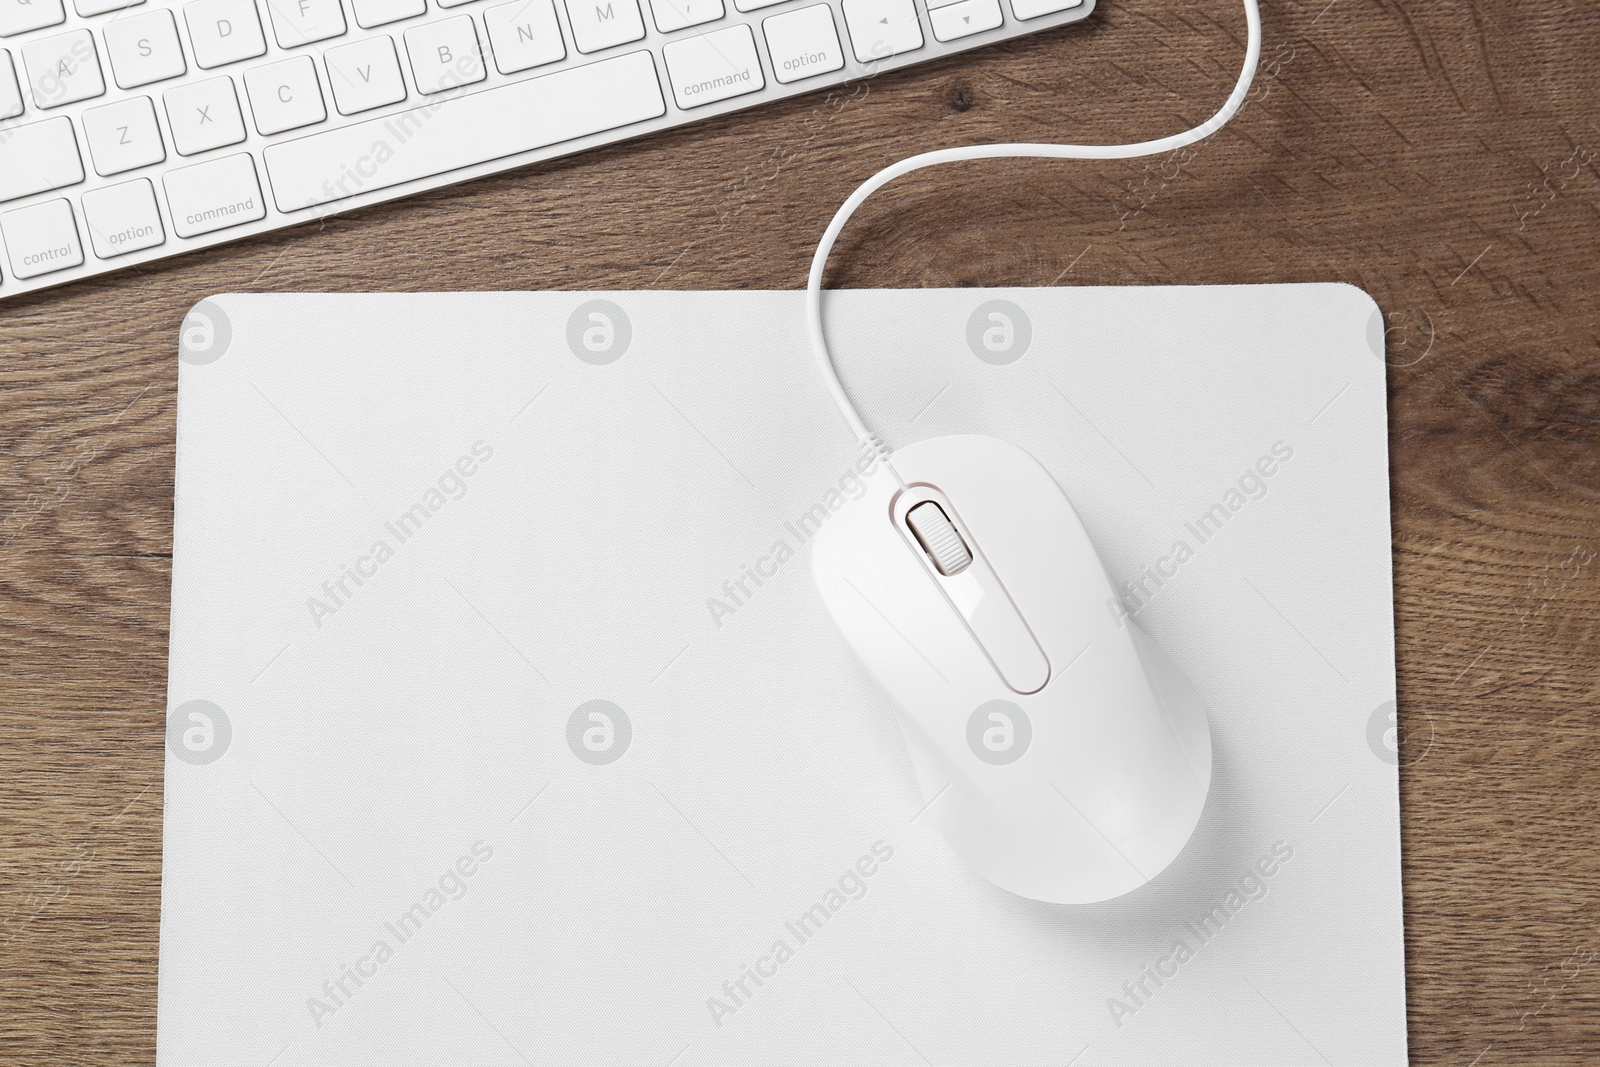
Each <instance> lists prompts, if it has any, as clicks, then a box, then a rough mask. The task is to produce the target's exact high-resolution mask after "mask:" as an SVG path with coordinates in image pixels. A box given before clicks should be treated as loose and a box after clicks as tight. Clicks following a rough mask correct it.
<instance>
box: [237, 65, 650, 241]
mask: <svg viewBox="0 0 1600 1067" xmlns="http://www.w3.org/2000/svg"><path fill="white" fill-rule="evenodd" d="M666 110H667V108H666V104H665V103H664V102H663V101H662V99H661V85H660V83H659V82H658V81H657V80H656V68H655V61H654V60H653V59H652V58H651V55H650V53H649V52H630V53H628V54H627V55H622V56H617V57H616V58H614V59H607V60H603V61H601V62H599V63H590V64H588V65H586V66H582V67H569V68H567V69H566V70H560V71H556V72H555V73H553V74H546V75H544V76H542V77H538V78H529V79H528V80H526V81H520V82H514V83H512V84H510V85H502V86H500V87H499V88H495V89H488V90H485V91H484V92H480V93H472V94H470V95H467V96H460V97H456V98H455V99H454V100H452V101H450V105H449V107H446V108H438V109H437V111H435V108H433V107H422V108H417V109H415V110H412V111H406V112H401V113H400V114H398V115H390V116H388V117H385V118H376V119H368V120H367V121H366V122H357V123H354V124H352V125H349V126H345V127H343V128H341V129H336V130H329V131H327V132H325V133H316V134H312V135H311V136H309V137H302V138H300V139H299V140H295V141H288V142H285V143H282V144H275V145H271V146H269V147H268V148H267V150H266V154H265V158H266V166H267V173H268V174H269V175H270V176H271V178H272V189H273V196H274V197H275V198H276V200H277V202H278V210H280V211H299V210H301V209H303V208H308V207H314V206H316V205H318V204H327V203H331V202H333V201H335V200H342V199H344V198H345V197H349V196H354V195H355V194H357V193H360V192H365V191H370V190H373V189H383V188H387V187H389V186H392V185H399V184H400V183H402V182H408V181H413V180H415V179H417V178H426V177H430V176H432V175H435V174H443V173H445V172H446V171H451V170H456V169H458V168H461V167H470V166H472V165H473V164H475V163H486V162H488V161H489V160H491V159H498V158H500V157H501V156H507V155H511V154H513V153H516V152H527V151H531V150H533V149H535V148H543V147H545V146H546V145H553V144H559V143H561V142H562V141H570V140H572V139H573V138H576V137H586V136H589V135H591V134H596V133H600V132H601V131H603V130H613V129H616V128H618V127H620V126H627V125H629V124H631V123H635V122H640V121H643V120H644V119H651V118H655V117H657V116H659V115H662V114H665V113H666ZM395 131H406V133H407V136H405V138H404V139H403V140H402V139H400V138H399V137H397V136H396V132H395ZM397 142H398V143H397Z"/></svg>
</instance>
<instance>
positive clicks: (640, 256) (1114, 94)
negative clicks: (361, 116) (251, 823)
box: [0, 0, 1600, 1067]
mask: <svg viewBox="0 0 1600 1067" xmlns="http://www.w3.org/2000/svg"><path fill="white" fill-rule="evenodd" d="M1265 19H1266V27H1267V29H1266V33H1267V44H1266V47H1265V49H1264V51H1263V57H1262V58H1263V64H1262V69H1261V73H1260V75H1259V77H1258V81H1257V87H1256V89H1255V90H1254V92H1253V96H1252V100H1251V101H1250V103H1249V104H1248V105H1247V107H1246V109H1245V111H1244V112H1243V114H1242V115H1241V116H1240V117H1239V118H1238V119H1237V120H1235V122H1234V123H1233V125H1231V126H1229V127H1228V128H1227V129H1226V130H1224V131H1223V132H1222V133H1221V134H1219V135H1218V136H1217V137H1215V138H1214V139H1213V140H1212V141H1211V142H1209V143H1207V144H1204V145H1202V146H1200V147H1199V148H1198V149H1197V150H1195V151H1194V152H1192V153H1191V154H1190V156H1189V157H1188V158H1185V159H1181V160H1173V159H1167V160H1150V161H1135V162H1131V163H1115V164H1087V163H1049V164H1046V163H1032V162H1000V163H981V164H963V165H957V166H953V167H946V168H943V169H940V170H939V171H937V172H936V173H930V172H926V171H925V172H923V173H921V174H918V175H914V176H912V177H910V178H907V179H903V180H902V181H900V182H898V183H896V184H895V185H894V186H892V187H891V188H890V189H889V190H887V191H886V192H884V193H882V194H880V195H879V196H878V197H876V198H874V199H873V200H872V201H871V202H870V203H869V204H868V205H867V206H866V207H865V208H864V209H863V211H862V212H861V213H860V214H859V215H858V216H857V220H858V221H856V222H855V223H854V224H853V225H852V226H851V227H850V228H849V230H847V231H846V234H845V238H844V240H843V241H842V242H841V243H840V245H839V248H838V250H837V252H836V254H835V259H834V264H835V265H834V268H833V273H832V275H831V282H832V284H836V285H874V286H958V285H959V286H964V285H974V286H976V285H1002V284H1004V285H1066V284H1150V285H1165V284H1174V283H1189V282H1285V281H1318V280H1333V279H1342V280H1344V281H1347V282H1350V283H1352V284H1354V285H1358V286H1361V287H1362V288H1364V289H1366V290H1367V291H1368V292H1369V293H1371V294H1372V295H1373V296H1374V297H1375V298H1376V299H1377V301H1378V303H1379V305H1381V307H1382V308H1383V310H1384V312H1385V313H1386V314H1387V316H1388V319H1389V325H1390V331H1389V360H1390V363H1391V367H1390V370H1389V403H1390V418H1391V429H1390V448H1391V454H1392V463H1391V469H1392V478H1393V502H1394V531H1395V532H1394V560H1395V582H1396V614H1397V623H1398V631H1399V664H1400V713H1401V721H1402V725H1403V727H1404V729H1405V731H1406V740H1405V742H1404V744H1403V745H1402V763H1403V768H1402V776H1401V793H1402V805H1403V813H1404V815H1403V837H1404V849H1405V901H1406V918H1407V921H1406V931H1407V936H1406V951H1407V959H1408V974H1409V982H1408V985H1409V1011H1410V1030H1411V1042H1412V1053H1413V1062H1414V1063H1416V1064H1419V1065H1427V1064H1451V1065H1456V1064H1459V1065H1463V1067H1465V1065H1467V1064H1478V1065H1480V1067H1494V1065H1498V1064H1509V1063H1529V1064H1569V1063H1570V1064H1580V1063H1582V1064H1593V1063H1596V1062H1600V819H1597V816H1596V807H1597V804H1600V721H1597V718H1596V714H1595V710H1594V708H1595V703H1596V697H1597V693H1600V671H1597V666H1600V579H1597V577H1596V576H1597V574H1600V527H1597V525H1596V523H1597V521H1600V362H1597V361H1596V358H1595V348H1596V343H1597V338H1600V299H1597V294H1600V261H1597V256H1596V250H1597V246H1596V238H1597V237H1600V175H1597V171H1596V167H1595V165H1594V163H1595V160H1596V159H1597V158H1600V125H1597V124H1596V122H1595V121H1594V120H1595V116H1596V115H1597V114H1600V106H1597V105H1600V7H1596V6H1594V5H1593V4H1586V3H1583V2H1581V0H1568V2H1566V3H1561V2H1558V0H1528V2H1525V3H1520V4H1510V3H1507V2H1506V0H1466V2H1465V3H1458V2H1450V3H1428V4H1424V3H1420V2H1415V0H1412V2H1407V3H1405V4H1400V5H1397V4H1395V3H1393V2H1391V0H1379V2H1374V0H1332V2H1329V0H1311V2H1310V3H1308V4H1304V5H1300V4H1294V3H1279V2H1274V3H1271V4H1269V5H1268V10H1267V11H1266V13H1265ZM1243 37H1244V25H1243V16H1242V13H1241V11H1240V8H1239V5H1238V4H1237V3H1236V2H1235V0H1185V2H1181V3H1174V4H1156V3H1118V2H1114V0H1113V2H1108V3H1106V4H1105V6H1103V7H1102V8H1101V10H1100V11H1099V12H1098V13H1097V14H1096V15H1095V16H1094V17H1093V18H1092V19H1091V20H1090V21H1089V22H1088V23H1087V24H1084V25H1080V26H1078V27H1076V28H1070V29H1066V30H1062V31H1058V32H1054V33H1049V34H1045V35H1043V36H1040V37H1036V38H1033V39H1026V40H1022V41H1020V42H1014V43H1011V44H1007V45H1002V46H999V47H995V48H990V49H987V50H985V51H982V52H979V53H976V54H973V55H970V56H966V57H960V58H956V59H952V60H947V61H944V62H939V63H935V64H933V65H932V66H928V67H923V68H918V69H913V70H911V71H906V72H901V73H898V74H893V75H888V76H884V77H880V78H878V79H876V80H874V81H872V82H871V83H870V85H869V86H868V91H867V92H866V93H865V95H864V96H858V97H857V98H856V99H853V100H850V101H849V102H847V103H846V104H844V105H843V106H842V107H838V108H835V107H830V106H827V105H826V104H825V103H824V100H823V98H822V97H820V96H810V97H803V98H800V99H797V100H792V101H790V102H788V103H784V104H780V105H776V106H773V107H768V108H767V109H765V110H763V111H759V112H757V113H754V114H744V115H738V116H734V117H731V118H726V119H719V120H715V121H713V122H711V123H709V124H707V125H702V126H697V127H692V128H689V129H685V130H679V131H675V132H671V133H667V134H663V135H661V136H656V137H652V138H649V139H648V140H645V141H643V142H639V143H633V144H628V145H624V146H622V147H617V148H612V149H609V150H606V151H602V152H599V153H595V154H591V155H587V156H583V157H580V158H577V159H573V160H568V161H564V162H558V163H553V164H549V165H544V166H538V167H533V168H530V169H524V170H521V171H517V172H515V173H512V174H508V175H505V176H502V177H498V178H493V179H488V180H484V181H478V182H473V183H470V184H467V185H464V186H461V187H458V188H454V189H447V190H443V191H440V192H435V193H432V194H429V195H425V196H422V197H420V198H417V199H413V200H409V201H404V202H400V203H395V204H390V205H387V206H381V207H376V208H371V209H368V210H365V211H361V212H359V213H357V214H355V215H350V216H345V217H339V218H333V219H329V220H328V221H327V222H326V223H324V224H321V225H309V226H302V227H299V228H297V229H294V230H290V231H287V232H281V233H277V234H271V235H267V236H264V237H260V238H257V239H255V240H251V241H248V242H245V243H244V244H240V245H235V246H231V247H225V248H222V249H217V250H212V251H209V252H204V253H201V254H197V255H191V256H187V257H184V258H181V259H178V260H176V261H169V262H168V263H166V264H165V265H160V266H154V267H147V268H144V269H143V270H141V271H137V272H135V271H128V272H124V273H121V274H117V275H113V276H111V277H108V278H103V279H100V280H97V281H90V282H86V283H82V284H78V285H75V286H72V287H70V288H67V289H64V290H58V291H54V292H47V293H44V294H41V295H37V296H35V297H33V298H30V299H24V300H18V301H12V302H9V303H5V304H0V383H3V392H0V450H3V455H4V458H3V460H0V493H3V500H0V649H3V653H0V655H3V668H0V862H3V868H0V870H3V876H0V1062H3V1063H5V1064H57V1063H73V1064H99V1063H141V1062H148V1061H150V1060H151V1059H152V1058H153V1055H154V1041H155V1005H156V957H157V952H156V946H157V929H158V921H159V903H160V878H161V796H162V790H161V781H162V777H161V776H162V758H163V751H162V748H163V724H164V718H165V673H166V672H165V664H166V643H167V642H166V635H167V589H168V581H169V577H170V573H171V550H172V548H171V546H172V479H173V434H174V410H175V389H176V383H177V360H176V359H175V337H176V331H177V327H178V323H179V321H180V320H181V318H182V317H183V314H184V312H185V310H186V309H187V308H188V307H189V306H190V305H191V304H193V303H194V302H195V300H197V299H198V298H199V297H200V296H202V295H204V294H207V293H211V292H217V291H228V290H253V291H286V290H287V291H293V290H335V291H357V290H369V289H374V288H386V289H397V290H429V289H433V290H439V289H443V290H450V289H546V288H548V289H558V288H690V289H698V288H707V289H711V288H718V289H722V288H792V287H797V286H799V285H800V284H802V282H803V280H804V277H805V270H806V265H807V262H808V260H809V257H810V254H811V249H812V247H813V244H814V242H815V240H816V238H817V235H818V234H819V233H820V231H821V230H822V227H823V225H824V223H825V222H826V221H827V219H828V217H829V215H830V214H831V213H832V211H833V210H834V207H835V206H836V205H837V204H838V203H839V201H840V200H842V199H843V198H844V197H845V195H846V194H847V193H849V191H850V190H851V189H852V188H853V187H854V186H855V185H856V183H857V182H859V181H860V180H861V179H862V178H864V177H866V176H867V175H868V174H870V173H871V172H872V171H874V170H876V169H877V168H878V167H880V166H882V165H884V164H887V163H889V162H891V161H893V160H895V159H898V158H900V157H901V156H905V155H909V154H911V153H913V152H916V151H920V150H924V149H928V148H933V147H939V146H945V145H953V144H961V143H966V142H974V141H985V140H1045V141H1062V140H1074V141H1080V142H1093V141H1124V140H1133V139H1142V138H1146V137H1153V136H1158V135H1160V134H1163V133H1167V132H1171V131H1173V130H1177V129H1181V128H1186V127H1188V126H1189V125H1191V124H1193V123H1195V122H1197V121H1199V120H1200V119H1202V118H1204V117H1205V116H1206V115H1208V114H1209V113H1210V112H1211V110H1212V109H1213V108H1215V106H1216V105H1217V104H1218V102H1220V100H1221V99H1222V97H1223V95H1224V94H1225V92H1226V89H1227V87H1228V86H1229V85H1230V84H1231V83H1232V81H1233V78H1234V76H1235V73H1236V71H1237V67H1238V62H1239V57H1240V54H1241V44H1242V41H1243ZM1352 1025H1359V1022H1358V1021H1352Z"/></svg>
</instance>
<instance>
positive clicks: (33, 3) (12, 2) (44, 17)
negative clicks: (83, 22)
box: [0, 0, 67, 37]
mask: <svg viewBox="0 0 1600 1067" xmlns="http://www.w3.org/2000/svg"><path fill="white" fill-rule="evenodd" d="M66 20H67V11H66V8H64V7H62V6H61V0H0V37H12V36H15V35H16V34H19V33H27V32H28V31H29V30H42V29H44V28H45V27H46V26H59V25H60V24H61V23H63V22H65V21H66Z"/></svg>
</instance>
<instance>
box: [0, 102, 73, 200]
mask: <svg viewBox="0 0 1600 1067" xmlns="http://www.w3.org/2000/svg"><path fill="white" fill-rule="evenodd" d="M81 181H83V160H81V159H79V158H78V139H77V138H76V137H74V136H73V134H72V120H71V119H69V118H58V119H45V120H44V121H43V122H30V123H27V124H26V125H23V126H11V127H9V128H7V129H6V130H5V136H4V137H0V202H4V201H6V200H15V199H17V197H19V196H29V195H31V194H33V193H42V192H45V191H47V190H50V189H62V188H65V187H66V186H69V185H76V184H78V183H79V182H81Z"/></svg>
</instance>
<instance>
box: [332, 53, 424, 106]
mask: <svg viewBox="0 0 1600 1067" xmlns="http://www.w3.org/2000/svg"><path fill="white" fill-rule="evenodd" d="M323 58H324V59H326V60H327V61H328V85H329V86H330V87H331V88H332V89H333V104H334V106H335V107H337V108H338V109H339V114H341V115H355V114H359V113H360V112H362V111H371V110H372V109H373V108H375V107H382V106H383V105H385V104H393V103H395V102H397V101H400V100H404V99H405V98H406V81H405V78H403V77H401V75H400V59H399V57H397V56H396V55H395V52H394V40H393V38H390V37H382V36H379V37H369V38H367V39H366V40H365V41H357V42H356V43H355V44H345V45H340V46H339V47H338V48H330V49H328V51H327V53H326V54H325V55H324V56H323Z"/></svg>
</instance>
